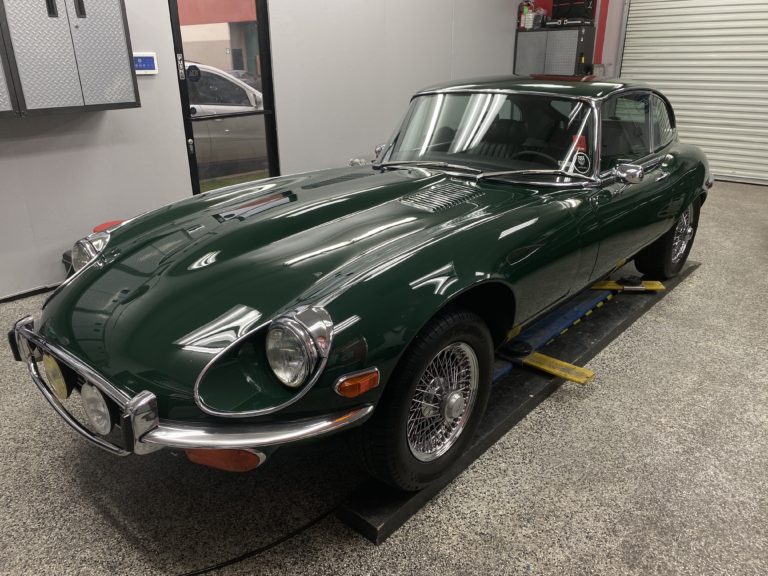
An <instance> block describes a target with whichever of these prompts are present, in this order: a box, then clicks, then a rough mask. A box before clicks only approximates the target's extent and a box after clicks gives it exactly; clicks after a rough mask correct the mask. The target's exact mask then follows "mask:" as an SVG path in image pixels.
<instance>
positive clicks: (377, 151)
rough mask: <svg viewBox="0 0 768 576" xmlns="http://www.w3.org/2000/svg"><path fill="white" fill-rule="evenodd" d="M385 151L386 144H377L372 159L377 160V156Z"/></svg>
mask: <svg viewBox="0 0 768 576" xmlns="http://www.w3.org/2000/svg"><path fill="white" fill-rule="evenodd" d="M386 149H387V144H379V145H378V146H376V148H374V149H373V159H374V160H378V159H379V156H380V155H381V154H382V152H384V150H386Z"/></svg>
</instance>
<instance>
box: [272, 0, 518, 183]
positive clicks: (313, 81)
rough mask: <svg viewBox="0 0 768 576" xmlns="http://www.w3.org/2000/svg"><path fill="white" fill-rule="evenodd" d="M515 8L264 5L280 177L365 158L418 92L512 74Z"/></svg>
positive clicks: (448, 1) (400, 0)
mask: <svg viewBox="0 0 768 576" xmlns="http://www.w3.org/2000/svg"><path fill="white" fill-rule="evenodd" d="M516 10H517V2H513V1H510V0H418V1H414V0H387V2H374V1H373V0H325V1H323V2H317V1H311V0H270V2H269V17H270V27H271V38H272V61H273V70H274V82H275V101H276V107H277V130H278V140H279V147H280V163H281V171H282V172H283V173H284V174H288V173H291V172H298V171H302V170H310V169H315V168H324V167H333V166H342V165H344V164H346V163H347V161H348V160H349V159H350V158H353V157H356V156H365V157H370V156H371V155H372V153H373V148H374V147H375V146H376V144H379V143H381V142H383V141H385V140H387V139H388V138H389V136H390V135H391V133H392V131H393V130H394V128H395V127H396V125H397V123H398V122H399V121H400V119H401V118H402V115H403V114H404V113H405V110H406V108H407V106H408V101H409V99H410V97H411V96H412V95H413V93H414V92H415V91H417V90H418V89H420V88H422V87H424V86H427V85H429V84H434V83H437V82H442V81H445V80H451V79H458V78H466V77H474V76H484V75H493V74H512V69H513V64H514V45H515V19H516Z"/></svg>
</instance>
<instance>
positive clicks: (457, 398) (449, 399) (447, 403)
mask: <svg viewBox="0 0 768 576" xmlns="http://www.w3.org/2000/svg"><path fill="white" fill-rule="evenodd" d="M466 405H467V401H466V400H465V399H464V395H463V394H462V393H461V392H458V391H456V392H451V393H450V394H448V396H446V397H445V399H444V400H443V407H442V408H443V418H445V419H446V420H448V421H450V420H455V419H456V418H458V417H459V416H461V415H462V414H464V408H465V407H466Z"/></svg>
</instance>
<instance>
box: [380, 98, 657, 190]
mask: <svg viewBox="0 0 768 576" xmlns="http://www.w3.org/2000/svg"><path fill="white" fill-rule="evenodd" d="M616 93H617V92H616V91H613V92H611V93H610V94H607V95H605V96H601V97H600V98H596V97H589V96H576V95H567V94H554V93H552V92H545V91H533V90H513V89H501V88H482V89H471V88H456V89H451V88H442V89H436V90H425V91H422V92H418V93H416V94H415V95H414V96H413V97H412V98H411V105H412V104H413V102H414V101H415V100H416V99H417V98H419V97H422V96H433V95H438V94H450V95H461V94H508V95H527V96H542V97H547V98H550V99H553V100H573V101H578V102H583V103H584V104H586V105H587V106H589V108H590V113H589V115H590V116H591V117H592V119H593V122H594V138H593V139H592V140H593V142H592V171H591V174H590V175H589V176H588V178H589V182H590V183H591V184H599V183H600V181H601V179H600V177H599V174H600V171H599V169H600V141H601V138H602V130H601V126H600V125H601V121H600V104H601V103H602V101H604V100H605V99H606V98H608V97H610V96H613V95H615V94H616ZM663 100H665V99H663ZM409 116H410V108H409V111H408V112H407V113H406V114H405V116H404V118H403V119H402V120H401V122H400V125H399V126H398V128H397V130H395V133H394V134H393V135H392V138H391V139H390V140H389V141H388V142H387V143H386V145H385V147H384V150H383V152H382V154H381V158H380V159H378V158H377V160H378V162H376V163H375V164H374V165H373V167H374V168H381V167H386V166H387V165H388V163H391V164H389V165H391V166H395V165H396V164H398V163H400V162H401V161H398V160H388V159H389V158H390V157H391V154H392V152H393V151H394V149H395V145H396V143H397V141H398V139H399V138H400V136H401V135H402V133H403V128H404V127H405V126H406V120H408V119H409ZM408 162H409V161H408V160H403V161H402V164H403V167H404V168H407V167H408V166H407V163H408ZM414 162H419V161H414ZM424 162H431V161H429V160H424ZM440 162H441V161H439V160H435V161H434V163H435V165H436V166H435V168H434V169H435V170H440V168H439V167H438V166H437V164H439V163H440ZM412 166H413V165H412ZM413 167H416V166H413ZM467 169H468V170H474V169H475V167H473V166H467ZM464 176H466V177H468V178H472V176H473V174H465V175H464ZM579 176H583V175H581V174H579V175H577V176H576V177H579ZM585 182H586V181H585ZM525 183H526V184H530V185H538V184H541V185H545V186H552V185H554V186H558V185H566V186H573V185H575V184H578V183H553V182H530V181H527V180H526V181H525Z"/></svg>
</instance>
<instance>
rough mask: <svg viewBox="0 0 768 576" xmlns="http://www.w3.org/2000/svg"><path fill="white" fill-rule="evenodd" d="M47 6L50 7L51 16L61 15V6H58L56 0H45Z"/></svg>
mask: <svg viewBox="0 0 768 576" xmlns="http://www.w3.org/2000/svg"><path fill="white" fill-rule="evenodd" d="M45 7H46V8H47V9H48V16H49V17H50V18H58V17H59V8H58V6H56V0H45Z"/></svg>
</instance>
